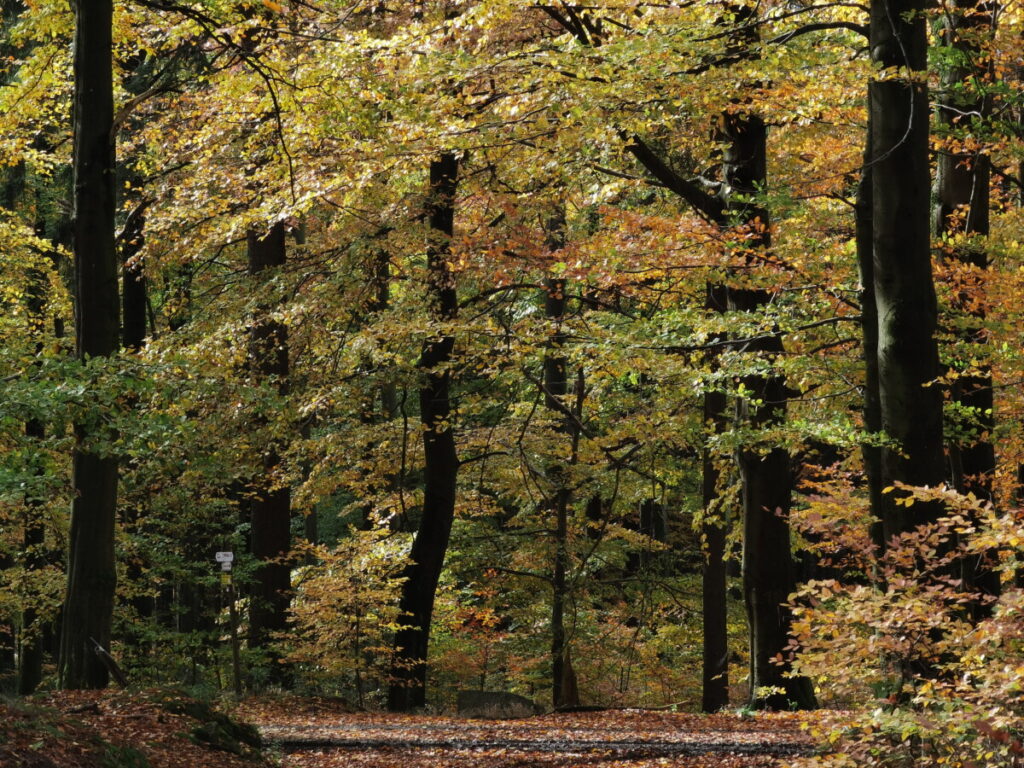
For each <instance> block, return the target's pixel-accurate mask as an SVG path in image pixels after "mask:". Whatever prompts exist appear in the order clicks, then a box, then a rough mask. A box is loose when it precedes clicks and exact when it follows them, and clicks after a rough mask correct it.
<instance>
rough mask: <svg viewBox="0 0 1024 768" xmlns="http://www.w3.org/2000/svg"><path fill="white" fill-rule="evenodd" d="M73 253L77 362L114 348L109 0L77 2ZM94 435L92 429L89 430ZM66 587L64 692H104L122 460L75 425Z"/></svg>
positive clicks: (115, 300)
mask: <svg viewBox="0 0 1024 768" xmlns="http://www.w3.org/2000/svg"><path fill="white" fill-rule="evenodd" d="M74 9H75V45H74V77H75V120H74V126H75V141H74V184H75V190H74V211H75V213H74V239H73V242H74V255H75V276H76V291H75V294H76V295H75V299H76V301H75V314H76V318H75V319H76V325H75V331H76V340H77V344H76V348H77V353H78V356H79V358H80V359H82V360H83V361H84V360H87V359H89V358H93V357H106V356H110V355H112V354H114V353H115V352H116V351H117V345H118V331H119V328H118V296H117V251H116V248H115V245H114V213H115V207H116V203H115V183H114V181H115V177H116V175H115V165H114V137H113V130H114V120H113V118H114V102H113V73H112V44H111V24H112V20H113V4H112V2H111V0H75V3H74ZM92 429H95V428H92ZM75 435H76V447H75V450H74V457H73V464H74V467H73V470H72V471H73V480H72V484H73V488H74V500H73V501H72V504H71V535H70V552H69V554H68V586H67V596H66V599H65V603H64V621H63V634H62V638H61V655H60V684H61V687H62V688H104V687H106V685H107V682H108V672H107V668H106V666H105V665H104V664H103V662H102V660H101V659H100V657H99V656H98V655H97V654H96V653H95V652H94V644H99V645H101V646H102V647H103V648H109V645H110V624H111V617H112V614H113V607H114V588H115V585H116V581H117V576H116V572H115V569H114V522H115V511H116V507H117V458H116V457H115V456H114V455H112V454H111V453H110V452H109V451H101V450H99V449H97V448H96V447H95V446H94V445H92V444H91V441H92V440H93V439H95V438H96V437H97V435H96V434H95V433H94V432H92V431H91V430H90V429H89V428H87V427H86V426H85V425H84V424H78V425H76V427H75Z"/></svg>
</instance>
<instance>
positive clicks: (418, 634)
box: [388, 152, 459, 712]
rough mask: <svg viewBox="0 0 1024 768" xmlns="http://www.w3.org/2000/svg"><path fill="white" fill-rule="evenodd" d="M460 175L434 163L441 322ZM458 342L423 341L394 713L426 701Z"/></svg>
mask: <svg viewBox="0 0 1024 768" xmlns="http://www.w3.org/2000/svg"><path fill="white" fill-rule="evenodd" d="M458 175H459V159H458V157H457V156H456V155H455V154H454V153H451V152H446V153H444V154H442V155H441V157H439V158H438V159H437V160H434V161H433V162H431V164H430V189H429V195H428V199H427V216H428V218H429V223H430V242H429V244H428V246H427V270H428V276H427V280H428V290H429V295H430V302H431V314H432V316H433V317H434V319H435V320H437V321H439V322H442V323H444V322H448V321H451V320H454V319H455V317H456V315H457V313H458V301H457V297H456V293H455V276H454V275H453V274H452V272H451V269H450V267H449V264H448V259H449V257H450V253H451V237H452V232H453V227H454V223H455V192H456V189H457V186H458ZM454 346H455V339H454V337H452V336H451V335H450V334H449V333H447V332H446V333H442V335H440V336H439V337H438V338H435V339H431V340H429V341H427V342H426V343H425V344H424V346H423V351H422V353H421V354H420V359H419V368H420V370H422V371H423V375H424V379H425V380H424V383H423V386H422V387H421V389H420V420H421V421H422V424H423V456H424V464H425V466H424V488H423V511H422V516H421V518H420V525H419V529H418V530H417V531H416V536H415V538H414V539H413V543H412V551H411V552H410V554H409V557H410V563H409V565H408V566H407V567H406V568H405V571H404V576H405V579H406V581H405V583H404V584H403V585H402V597H401V601H400V603H399V607H400V609H401V611H402V615H403V616H402V621H403V622H404V623H406V624H407V625H408V626H407V627H406V628H405V629H402V630H400V631H399V632H398V633H397V634H396V636H395V649H396V653H395V659H394V663H393V666H392V670H391V676H392V682H391V685H390V687H389V689H388V708H389V709H390V710H391V711H392V712H406V711H409V710H411V709H416V708H419V707H422V706H423V705H424V704H425V703H426V683H427V643H428V640H429V638H430V621H431V617H432V616H433V613H434V596H435V593H436V592H437V582H438V579H440V577H441V568H442V566H443V565H444V558H445V553H446V552H447V550H448V538H449V536H450V534H451V529H452V521H453V519H454V516H455V483H456V479H457V476H458V471H459V459H458V455H457V454H456V451H455V434H454V433H453V431H452V427H451V424H450V423H449V418H450V416H451V408H452V406H451V392H450V390H451V373H450V372H449V371H448V370H447V368H445V367H444V366H445V364H446V363H447V362H448V361H449V360H451V357H452V349H453V348H454Z"/></svg>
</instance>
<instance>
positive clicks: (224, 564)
mask: <svg viewBox="0 0 1024 768" xmlns="http://www.w3.org/2000/svg"><path fill="white" fill-rule="evenodd" d="M220 569H221V570H222V571H225V572H226V571H230V570H231V561H230V560H222V561H221V563H220Z"/></svg>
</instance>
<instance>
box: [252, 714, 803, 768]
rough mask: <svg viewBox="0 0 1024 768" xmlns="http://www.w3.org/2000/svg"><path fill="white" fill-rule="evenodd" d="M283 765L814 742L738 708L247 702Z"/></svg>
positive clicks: (691, 767)
mask: <svg viewBox="0 0 1024 768" xmlns="http://www.w3.org/2000/svg"><path fill="white" fill-rule="evenodd" d="M237 714H238V715H239V716H241V717H243V718H244V719H247V720H250V721H253V722H255V723H256V724H258V725H259V726H260V730H261V732H262V733H263V736H264V738H265V739H266V740H267V741H269V742H272V743H273V744H275V745H276V746H277V748H278V749H280V750H281V752H282V753H283V756H282V763H283V766H284V768H341V766H346V768H348V767H352V768H428V767H429V768H435V767H436V766H451V767H452V768H471V766H478V767H479V768H533V767H534V766H536V767H537V768H572V767H574V766H601V767H602V768H619V767H623V768H624V767H625V766H629V768H643V767H645V766H666V767H668V768H673V767H678V768H684V767H685V768H703V767H704V766H708V767H710V766H726V767H729V766H732V767H734V768H755V767H758V768H759V767H760V766H776V765H779V766H781V765H783V764H784V763H785V762H786V759H787V758H791V757H793V756H795V755H798V754H806V753H807V752H808V751H809V750H810V749H811V748H812V745H811V743H810V741H809V740H808V739H807V738H806V737H805V736H804V735H803V733H802V732H801V730H800V727H799V726H800V719H799V717H798V716H797V715H792V714H776V715H760V714H759V715H756V716H751V717H740V716H737V715H735V714H728V715H710V716H709V715H692V714H677V713H666V712H651V711H643V710H614V711H604V712H585V713H566V714H556V715H541V716H537V717H531V718H526V719H522V720H465V719H460V718H452V717H427V716H413V715H387V714H369V713H350V712H346V711H343V708H342V707H339V706H334V705H332V704H331V702H325V701H322V700H320V701H317V700H313V701H308V702H307V703H306V704H305V705H304V706H295V702H292V704H291V705H288V703H287V702H278V703H273V702H266V701H264V702H251V703H249V704H246V705H243V707H241V708H240V710H239V712H238V713H237Z"/></svg>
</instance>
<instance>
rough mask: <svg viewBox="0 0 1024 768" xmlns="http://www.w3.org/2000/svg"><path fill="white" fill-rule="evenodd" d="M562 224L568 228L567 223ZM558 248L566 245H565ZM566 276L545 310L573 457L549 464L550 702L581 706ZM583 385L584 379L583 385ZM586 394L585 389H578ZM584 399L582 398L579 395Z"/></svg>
mask: <svg viewBox="0 0 1024 768" xmlns="http://www.w3.org/2000/svg"><path fill="white" fill-rule="evenodd" d="M561 227H562V228H563V229H564V222H562V224H561ZM558 247H561V246H560V245H559V246H558ZM565 290H566V281H565V280H564V279H563V278H551V279H548V280H546V281H545V296H544V313H545V316H546V317H547V318H548V320H549V321H550V323H551V325H552V329H551V331H550V332H549V335H548V340H547V352H546V353H545V355H544V402H545V405H546V406H547V407H548V409H549V410H551V411H552V412H554V413H557V414H559V415H560V416H561V427H560V431H561V432H563V433H565V434H566V435H567V436H568V437H569V442H570V446H569V448H570V456H569V458H568V460H567V461H565V462H564V463H562V462H558V463H556V464H554V465H552V466H551V467H548V475H549V476H550V478H551V481H552V486H553V492H552V494H551V510H552V512H553V515H554V530H553V532H554V544H555V559H554V563H553V567H552V571H551V704H552V706H553V707H554V708H555V709H556V710H557V709H564V708H566V707H574V706H578V705H579V689H578V686H577V682H576V673H575V670H574V669H573V666H572V661H571V657H570V653H569V642H568V636H567V633H566V630H565V604H566V599H567V597H568V589H567V582H566V576H567V573H568V569H569V546H568V545H569V505H570V502H571V500H572V498H571V497H572V491H571V490H570V487H569V478H568V476H567V473H568V471H570V470H571V468H572V466H574V465H575V464H576V462H577V453H578V446H579V428H578V425H577V419H576V418H574V417H573V414H574V413H575V409H572V410H569V409H570V408H571V406H570V405H569V403H567V402H566V401H565V398H566V395H568V394H569V381H568V369H567V366H568V361H567V360H566V357H565V353H564V351H563V347H564V345H565V342H566V334H565V332H564V330H563V328H562V323H563V321H564V319H565V308H566V295H565ZM580 386H581V387H582V382H581V384H580ZM578 394H579V395H581V394H582V393H578ZM577 399H579V398H577Z"/></svg>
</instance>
